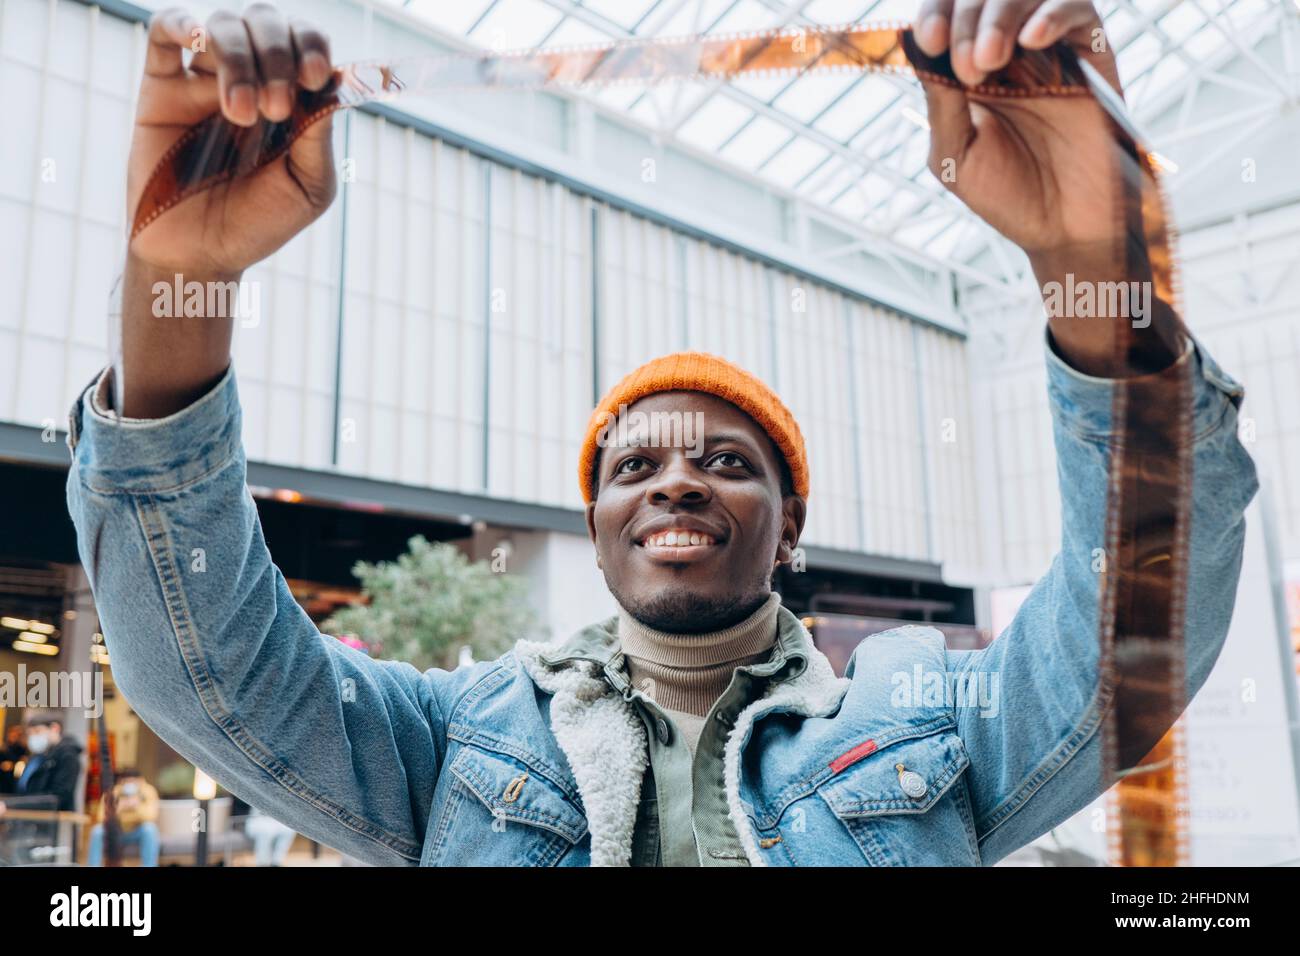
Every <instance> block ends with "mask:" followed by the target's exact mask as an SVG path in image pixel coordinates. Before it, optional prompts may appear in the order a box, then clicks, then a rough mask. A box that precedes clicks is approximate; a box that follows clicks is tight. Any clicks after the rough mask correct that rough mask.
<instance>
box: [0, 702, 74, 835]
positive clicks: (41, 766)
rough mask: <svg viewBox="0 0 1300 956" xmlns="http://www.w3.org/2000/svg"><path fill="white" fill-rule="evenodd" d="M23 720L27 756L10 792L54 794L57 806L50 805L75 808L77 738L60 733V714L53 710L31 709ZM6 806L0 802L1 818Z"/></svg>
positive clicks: (62, 808)
mask: <svg viewBox="0 0 1300 956" xmlns="http://www.w3.org/2000/svg"><path fill="white" fill-rule="evenodd" d="M23 722H24V724H25V726H26V727H27V750H28V752H29V756H28V758H27V765H26V766H25V767H24V768H23V773H22V776H21V777H19V778H18V784H17V786H16V787H15V789H14V794H13V796H14V797H15V798H18V797H44V796H53V797H55V798H56V799H57V801H58V806H56V807H54V808H52V809H56V810H76V809H77V781H78V780H79V779H80V778H81V749H82V748H81V743H80V741H78V740H77V739H76V738H75V737H70V736H66V735H65V734H64V733H63V718H62V717H60V716H59V715H58V713H57V712H55V711H50V710H34V711H31V712H29V713H28V714H27V716H26V718H25V719H24V721H23ZM16 806H17V803H16V801H15V807H16ZM5 809H6V807H5V804H4V803H0V818H3V816H4V813H5Z"/></svg>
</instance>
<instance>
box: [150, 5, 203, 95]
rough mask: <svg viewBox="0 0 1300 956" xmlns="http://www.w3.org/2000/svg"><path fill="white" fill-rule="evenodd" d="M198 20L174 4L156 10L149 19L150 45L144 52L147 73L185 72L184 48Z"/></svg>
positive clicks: (197, 24)
mask: <svg viewBox="0 0 1300 956" xmlns="http://www.w3.org/2000/svg"><path fill="white" fill-rule="evenodd" d="M195 29H199V22H198V21H197V20H195V19H194V18H193V17H192V16H190V15H189V13H188V12H186V11H185V10H181V9H179V8H175V7H173V8H172V9H170V10H163V11H162V12H160V13H155V14H154V15H153V18H152V19H151V20H150V21H149V48H148V50H147V51H146V52H145V57H144V72H145V75H146V76H155V77H160V78H165V77H172V76H180V75H181V74H182V73H183V72H185V62H184V59H183V58H182V53H181V50H182V48H184V47H187V46H189V44H190V36H191V32H190V31H192V30H195Z"/></svg>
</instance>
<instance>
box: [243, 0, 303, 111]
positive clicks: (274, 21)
mask: <svg viewBox="0 0 1300 956" xmlns="http://www.w3.org/2000/svg"><path fill="white" fill-rule="evenodd" d="M244 26H245V27H247V28H248V35H249V37H250V38H251V39H252V41H253V56H254V57H256V58H257V73H258V76H259V77H261V80H262V86H261V93H260V95H259V97H258V101H257V108H258V109H259V110H261V111H262V115H263V116H265V117H266V118H267V119H269V120H271V121H272V122H273V123H278V122H279V121H280V120H282V119H287V118H288V116H289V114H290V113H291V112H293V100H294V94H295V88H296V86H297V82H298V61H297V59H296V58H295V56H294V52H293V35H292V34H291V33H290V32H289V21H288V20H286V19H285V18H284V15H283V14H282V13H280V11H279V10H277V9H276V8H275V7H273V6H271V5H270V4H268V3H255V4H253V5H252V6H251V7H249V8H248V9H247V10H245V11H244Z"/></svg>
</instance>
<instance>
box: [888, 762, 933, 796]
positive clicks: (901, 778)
mask: <svg viewBox="0 0 1300 956" xmlns="http://www.w3.org/2000/svg"><path fill="white" fill-rule="evenodd" d="M894 769H895V770H897V771H898V785H899V786H900V787H902V788H903V792H904V793H905V794H907V795H908V796H909V797H911V798H912V799H913V800H919V799H920V798H921V797H924V796H925V794H926V791H928V790H929V789H930V785H929V784H928V783H926V782H925V778H924V777H922V776H921V775H920V774H919V773H917V772H916V771H915V770H908V769H907V768H906V767H904V766H903V765H902V764H901V763H900V764H895V765H894Z"/></svg>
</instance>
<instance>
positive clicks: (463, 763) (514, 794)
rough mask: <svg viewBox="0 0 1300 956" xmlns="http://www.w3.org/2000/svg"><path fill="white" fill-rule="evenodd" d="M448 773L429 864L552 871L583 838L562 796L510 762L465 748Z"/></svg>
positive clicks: (579, 817)
mask: <svg viewBox="0 0 1300 956" xmlns="http://www.w3.org/2000/svg"><path fill="white" fill-rule="evenodd" d="M447 769H448V770H449V771H450V786H447V787H439V788H438V789H439V793H440V794H443V797H442V800H441V803H442V806H441V807H436V808H435V817H436V823H435V828H434V830H433V832H432V835H431V836H432V841H433V842H432V845H431V846H430V847H429V850H428V853H427V855H426V860H425V862H426V863H427V864H428V865H434V866H448V865H452V866H455V865H461V866H520V865H522V866H553V865H555V864H556V863H558V862H559V861H560V859H561V858H562V857H563V856H564V855H565V854H566V853H567V852H568V851H569V850H570V849H572V848H573V847H574V846H575V845H576V844H577V843H578V842H579V841H580V840H581V839H582V838H583V836H584V835H585V834H586V832H587V819H586V817H584V816H583V814H582V811H581V810H579V809H578V807H576V806H575V805H574V804H573V803H572V802H571V801H570V800H569V799H568V797H567V796H565V794H564V792H563V790H561V789H560V788H559V787H558V786H557V785H556V784H554V783H552V782H551V781H550V780H549V779H547V778H546V777H545V776H543V775H542V774H540V773H537V772H536V770H534V769H533V768H530V767H529V766H528V765H527V764H525V763H523V762H521V761H519V760H517V759H515V758H514V757H509V756H506V755H505V754H500V753H496V752H494V751H489V750H484V749H482V748H480V747H477V746H474V745H473V744H464V745H462V746H461V748H460V750H459V751H458V752H457V753H456V756H455V757H454V758H453V759H452V761H451V764H450V765H449V766H448V768H447Z"/></svg>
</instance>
